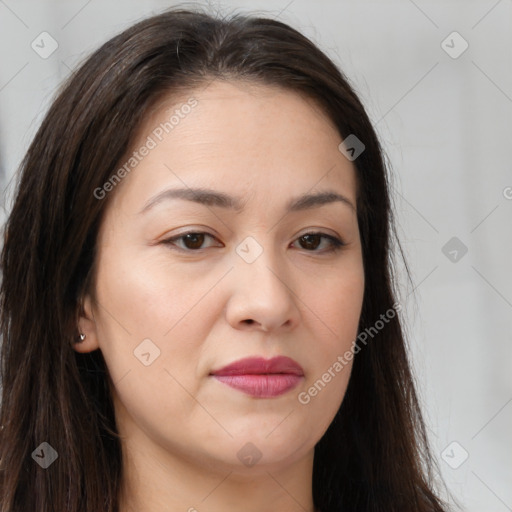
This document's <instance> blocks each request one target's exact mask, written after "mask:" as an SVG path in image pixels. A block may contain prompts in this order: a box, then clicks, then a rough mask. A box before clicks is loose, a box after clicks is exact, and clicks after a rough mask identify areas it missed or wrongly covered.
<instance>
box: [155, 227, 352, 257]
mask: <svg viewBox="0 0 512 512" xmlns="http://www.w3.org/2000/svg"><path fill="white" fill-rule="evenodd" d="M187 235H206V236H209V237H211V238H215V236H213V235H211V234H210V233H206V232H204V231H187V232H186V233H182V234H181V235H178V236H174V237H172V238H168V239H166V240H163V241H162V243H163V244H165V245H168V246H169V248H171V249H173V250H178V251H182V252H201V251H202V250H204V249H189V248H183V247H178V246H177V245H176V244H175V243H174V242H175V241H177V240H181V239H184V238H185V237H186V236H187ZM305 236H320V237H321V238H325V239H327V240H329V242H330V243H331V248H330V249H328V250H323V251H317V250H316V249H315V250H308V249H304V250H305V251H306V252H313V253H315V252H318V253H320V254H326V253H333V252H337V251H339V250H340V249H342V248H343V247H344V246H345V245H347V244H346V243H345V242H343V240H341V239H339V238H338V237H335V236H333V235H328V234H327V233H322V232H319V231H312V232H308V233H304V234H303V235H301V236H299V237H298V238H297V239H296V240H300V239H301V238H303V237H305Z"/></svg>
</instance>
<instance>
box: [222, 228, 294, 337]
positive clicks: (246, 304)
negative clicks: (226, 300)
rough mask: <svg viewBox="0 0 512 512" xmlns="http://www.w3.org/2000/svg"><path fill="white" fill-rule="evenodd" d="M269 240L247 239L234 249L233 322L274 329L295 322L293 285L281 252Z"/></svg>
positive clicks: (231, 306) (231, 319)
mask: <svg viewBox="0 0 512 512" xmlns="http://www.w3.org/2000/svg"><path fill="white" fill-rule="evenodd" d="M270 238H271V237H267V238H266V242H263V241H262V242H261V243H260V242H259V241H258V240H256V239H255V238H254V237H252V236H248V237H247V238H246V239H244V240H243V241H242V242H241V243H240V244H239V245H238V246H237V247H236V249H235V252H236V257H235V260H234V267H235V268H234V269H233V276H232V277H233V279H234V281H235V283H234V285H233V295H232V297H231V301H230V302H231V304H230V312H229V315H230V321H231V322H235V323H240V322H247V321H250V320H252V321H255V322H258V323H259V324H261V325H262V327H267V328H271V327H272V328H275V327H279V326H281V325H283V324H286V323H289V322H294V321H295V320H296V315H297V308H296V304H295V298H294V294H293V292H292V290H293V284H292V283H290V277H289V274H288V272H286V265H285V263H284V262H282V261H280V257H281V256H280V255H279V252H278V251H276V250H274V248H273V247H272V246H270V242H269V240H270ZM250 323H252V322H250Z"/></svg>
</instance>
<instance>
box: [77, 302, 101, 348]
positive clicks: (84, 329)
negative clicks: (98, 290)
mask: <svg viewBox="0 0 512 512" xmlns="http://www.w3.org/2000/svg"><path fill="white" fill-rule="evenodd" d="M92 304H93V299H92V297H91V296H90V295H89V294H86V295H85V296H84V298H83V300H82V301H81V304H80V311H79V315H78V332H79V333H80V334H85V338H84V339H83V340H80V338H78V340H76V341H75V343H74V344H73V348H74V349H75V350H76V351H77V352H81V353H86V352H92V351H93V350H96V349H98V348H100V346H99V343H98V334H97V328H96V321H95V319H94V314H93V308H92Z"/></svg>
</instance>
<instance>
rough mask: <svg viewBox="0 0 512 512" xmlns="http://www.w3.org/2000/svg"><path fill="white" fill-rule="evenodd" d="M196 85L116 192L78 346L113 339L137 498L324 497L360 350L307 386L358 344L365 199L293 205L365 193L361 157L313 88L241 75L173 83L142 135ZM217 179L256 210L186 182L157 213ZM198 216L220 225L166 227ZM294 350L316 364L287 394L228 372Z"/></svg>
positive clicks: (282, 504)
mask: <svg viewBox="0 0 512 512" xmlns="http://www.w3.org/2000/svg"><path fill="white" fill-rule="evenodd" d="M190 97H194V98H195V99H196V100H197V102H198V103H197V106H195V107H194V108H193V109H192V110H191V112H190V113H189V114H188V115H186V116H184V117H183V118H182V119H180V122H179V124H177V125H176V126H175V127H174V129H173V130H172V132H170V133H169V134H166V136H165V137H164V138H163V140H162V141H161V142H160V143H159V144H158V145H157V147H155V148H154V149H152V150H151V151H150V153H149V154H148V155H147V156H145V157H144V159H143V160H142V161H141V162H140V163H139V164H138V165H137V167H136V168H135V169H134V170H133V171H132V172H131V173H129V174H128V175H127V176H126V177H125V178H124V179H123V181H122V182H121V184H119V185H117V187H116V188H115V190H114V191H111V192H110V194H113V195H112V197H110V198H109V199H111V200H112V201H111V202H110V203H109V205H108V208H107V210H106V214H105V217H104V219H103V222H102V225H101V229H100V233H99V235H98V254H97V261H96V272H95V277H94V280H93V287H92V289H91V291H90V293H88V294H87V295H86V296H85V297H84V311H83V314H82V316H81V317H80V321H79V329H80V332H82V333H84V334H85V335H86V338H85V340H84V341H83V342H82V343H79V344H77V345H76V350H78V351H80V352H89V351H92V350H96V349H100V350H101V351H102V353H103V356H104V358H105V360H106V363H107V366H108V370H109V373H110V376H111V380H112V392H113V399H114V406H115V413H116V419H117V425H118V430H119V434H120V436H121V439H122V449H123V467H124V478H123V486H122V493H121V496H120V499H121V508H120V510H121V511H122V512H128V511H131V510H136V511H138V512H153V511H161V510H176V511H190V512H192V511H194V510H197V511H199V512H201V511H208V512H220V511H223V512H225V511H228V510H245V511H249V512H256V511H268V510H280V511H283V512H285V511H286V512H292V511H293V512H295V511H300V512H304V511H309V512H312V511H313V510H314V507H313V499H312V471H313V454H314V446H315V444H316V443H317V442H318V441H319V440H320V438H321V437H322V435H323V434H324V432H325V431H326V429H327V428H328V426H329V424H330V423H331V421H332V420H333V418H334V416H335V414H336V412H337V410H338V409H339V406H340V404H341V402H342V400H343V396H344V394H345V390H346V387H347V384H348V379H349V376H350V371H351V363H349V364H348V365H346V366H345V367H344V368H343V370H342V371H340V372H338V373H336V376H335V377H334V378H332V379H331V381H330V382H329V383H328V384H326V385H325V387H324V388H323V389H322V390H321V391H320V392H319V393H318V394H317V395H316V396H315V397H312V398H311V401H310V402H309V403H308V404H302V403H300V402H299V400H298V395H299V393H301V392H304V391H307V390H308V389H309V388H310V387H311V386H312V385H313V383H314V382H315V381H317V380H318V379H320V378H321V377H322V374H324V373H325V372H326V371H327V370H328V369H329V368H330V367H332V366H333V364H334V363H335V361H336V360H337V357H338V356H340V355H342V354H344V353H345V352H346V351H347V350H350V349H351V347H352V342H353V341H354V339H355V338H356V336H357V327H358V321H359V317H360V313H361V307H362V301H363V290H364V269H363V262H362V252H361V242H360V238H359V229H358V223H357V216H356V212H355V210H354V209H353V208H351V207H350V206H349V205H347V204H345V203H343V202H339V201H338V202H331V203H328V204H324V205H322V206H316V207H314V208H310V209H307V210H304V211H296V212H288V213H287V212H286V211H285V205H286V204H287V202H288V201H289V200H290V199H292V198H295V197H297V196H300V195H302V194H304V193H315V192H319V191H326V190H330V191H334V192H337V193H338V194H342V195H343V196H345V197H346V198H347V199H348V200H349V201H350V203H351V204H352V205H353V206H354V207H355V206H356V174H355V168H354V166H353V164H352V163H351V162H349V161H348V160H347V159H346V158H345V157H344V156H343V155H342V154H341V152H340V151H339V149H338V145H339V144H340V142H341V137H340V135H339V133H338V132H337V130H336V128H335V127H334V126H333V124H332V123H331V122H330V121H329V119H328V118H327V117H326V116H325V115H324V114H323V113H322V112H321V111H320V109H319V108H318V107H317V106H316V105H315V104H314V103H313V102H312V101H311V100H309V99H306V98H303V97H301V96H300V95H298V94H296V93H294V92H290V91H285V90H282V89H278V88H274V87H270V86H263V85H256V84H248V83H243V82H237V81H231V82H224V81H214V82H212V83H210V84H209V85H208V86H205V87H202V88H199V89H197V90H194V91H193V92H188V93H187V95H183V96H181V97H179V98H176V97H174V98H170V97H169V98H167V99H166V101H165V102H163V103H160V104H159V106H158V108H156V109H155V110H154V111H153V112H152V113H151V114H150V115H149V116H148V117H147V119H146V120H145V123H144V125H143V126H142V127H141V129H140V130H139V136H138V138H137V141H136V143H135V144H134V148H140V146H141V145H142V144H143V143H144V141H146V140H147V136H148V135H151V133H152V131H153V130H154V129H155V127H157V126H158V125H159V123H161V122H163V121H165V120H166V119H168V117H169V113H168V112H166V110H167V109H169V108H170V107H172V109H175V108H179V107H180V105H183V104H184V103H186V102H187V100H188V99H189V98H190ZM200 186H201V187H207V188H211V189H214V190H216V191H220V192H223V193H225V194H229V195H233V196H237V197H240V198H241V200H242V201H243V202H244V208H243V210H242V211H235V210H231V209H228V208H222V207H218V206H213V205H203V204H199V203H196V202H192V201H187V200H184V199H169V200H163V201H161V202H159V203H158V204H155V205H154V206H153V207H152V208H150V209H148V210H147V211H146V212H144V213H140V211H141V210H142V209H143V207H144V206H145V204H146V203H147V201H148V200H150V199H151V198H152V197H154V196H155V195H157V194H158V193H160V192H162V191H163V190H166V189H168V188H187V187H200ZM187 231H189V232H190V231H192V232H196V233H202V232H203V233H204V232H206V233H208V234H209V235H212V237H209V236H205V237H204V239H203V242H202V245H201V239H200V240H199V241H197V240H195V241H194V240H193V241H192V242H191V241H189V242H188V245H187V242H186V240H184V239H183V238H182V239H177V240H175V241H174V244H175V245H174V246H173V245H172V243H164V241H165V240H168V239H169V238H171V237H176V236H178V235H183V233H184V232H187ZM317 231H321V232H323V233H326V234H328V235H332V236H336V237H338V238H341V239H342V240H343V241H344V242H345V244H346V245H345V246H343V247H341V248H340V249H339V250H337V251H333V252H329V249H330V248H331V244H330V242H329V240H328V239H326V238H321V237H318V238H317V239H314V240H313V243H312V245H308V242H307V241H306V242H305V241H304V239H301V237H302V236H303V235H305V234H307V233H312V232H313V233H314V232H317ZM249 236H250V237H253V239H254V240H255V241H257V243H258V244H259V245H260V246H261V248H262V250H263V252H262V253H261V254H260V255H259V257H257V259H256V260H255V261H254V262H252V263H248V262H247V261H245V260H244V259H243V258H242V257H241V256H240V255H239V254H238V253H237V252H236V249H237V247H238V246H239V244H241V243H242V242H243V241H244V240H245V239H246V237H249ZM173 247H174V248H175V249H173ZM187 247H193V248H192V249H190V248H187ZM194 247H200V248H199V249H194ZM242 247H244V245H243V244H242ZM246 247H249V251H250V253H251V254H255V253H254V250H255V249H254V248H255V247H256V246H255V245H253V246H245V247H244V248H246ZM179 248H181V249H182V250H181V251H180V250H179ZM187 251H188V252H187ZM194 251H195V252H194ZM251 251H252V252H251ZM148 338H149V339H150V340H151V342H152V343H154V345H155V346H157V347H158V349H159V350H160V355H159V357H157V358H156V359H155V360H154V361H153V362H152V363H151V364H150V365H148V366H146V365H144V364H143V363H142V362H141V361H140V360H139V359H138V358H137V357H135V355H134V350H136V348H137V347H138V346H139V345H140V343H141V342H142V340H144V339H148ZM149 346H151V345H149ZM146 352H147V350H146ZM150 353H152V354H154V353H155V349H154V348H151V349H150ZM276 355H286V356H289V357H291V358H293V359H294V360H295V361H297V362H298V363H299V364H300V365H301V366H302V367H303V369H304V378H303V379H302V380H301V382H300V383H299V385H298V386H297V387H296V388H295V389H293V390H291V391H288V392H287V393H285V394H283V395H280V396H277V397H273V398H255V397H252V396H250V395H247V394H245V393H242V392H241V391H238V390H235V389H233V388H231V387H229V386H227V385H225V384H223V383H222V382H220V381H218V380H217V379H215V378H214V377H212V376H210V372H211V371H212V370H214V369H218V368H221V367H223V366H225V365H227V364H229V363H231V362H233V361H236V360H238V359H241V358H244V357H247V356H262V357H265V358H271V357H273V356H276ZM150 357H152V356H150ZM146 358H147V356H146ZM247 443H252V445H254V446H255V447H256V448H257V450H258V452H259V453H260V454H261V458H260V459H259V460H258V461H257V463H256V464H254V465H252V466H247V465H245V464H243V463H242V462H241V460H240V459H239V458H238V457H237V453H238V452H239V450H240V449H242V447H244V446H245V445H246V444H247ZM247 449H249V450H253V451H254V454H255V456H256V454H257V453H258V452H256V451H255V450H254V448H247V447H246V450H247Z"/></svg>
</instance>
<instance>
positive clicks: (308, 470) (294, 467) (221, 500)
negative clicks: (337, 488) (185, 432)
mask: <svg viewBox="0 0 512 512" xmlns="http://www.w3.org/2000/svg"><path fill="white" fill-rule="evenodd" d="M121 437H122V453H123V479H122V486H121V493H120V497H119V503H120V507H119V512H161V511H163V510H165V511H169V512H171V511H179V512H203V511H206V510H207V511H208V512H227V511H230V510H237V511H238V510H244V511H245V512H266V511H268V510H279V511H280V512H314V511H315V509H314V506H313V497H312V473H313V454H314V453H313V450H312V451H311V452H308V453H307V455H306V456H304V457H303V458H301V459H298V460H296V461H295V462H293V463H291V464H287V465H285V464H279V465H277V464H273V465H265V464H262V463H260V462H259V463H257V464H256V465H254V466H252V467H245V466H244V465H243V464H237V465H233V464H229V463H226V462H222V461H217V460H209V459H208V457H207V456H205V455H204V454H198V455H197V456H195V455H191V454H190V450H188V451H187V452H186V453H180V452H179V449H176V450H170V449H167V450H166V449H164V448H163V447H162V446H160V445H158V444H156V443H155V442H153V441H152V440H150V439H149V438H148V437H147V436H146V435H145V434H144V433H143V432H142V431H140V430H137V429H130V433H129V435H122V436H121Z"/></svg>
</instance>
